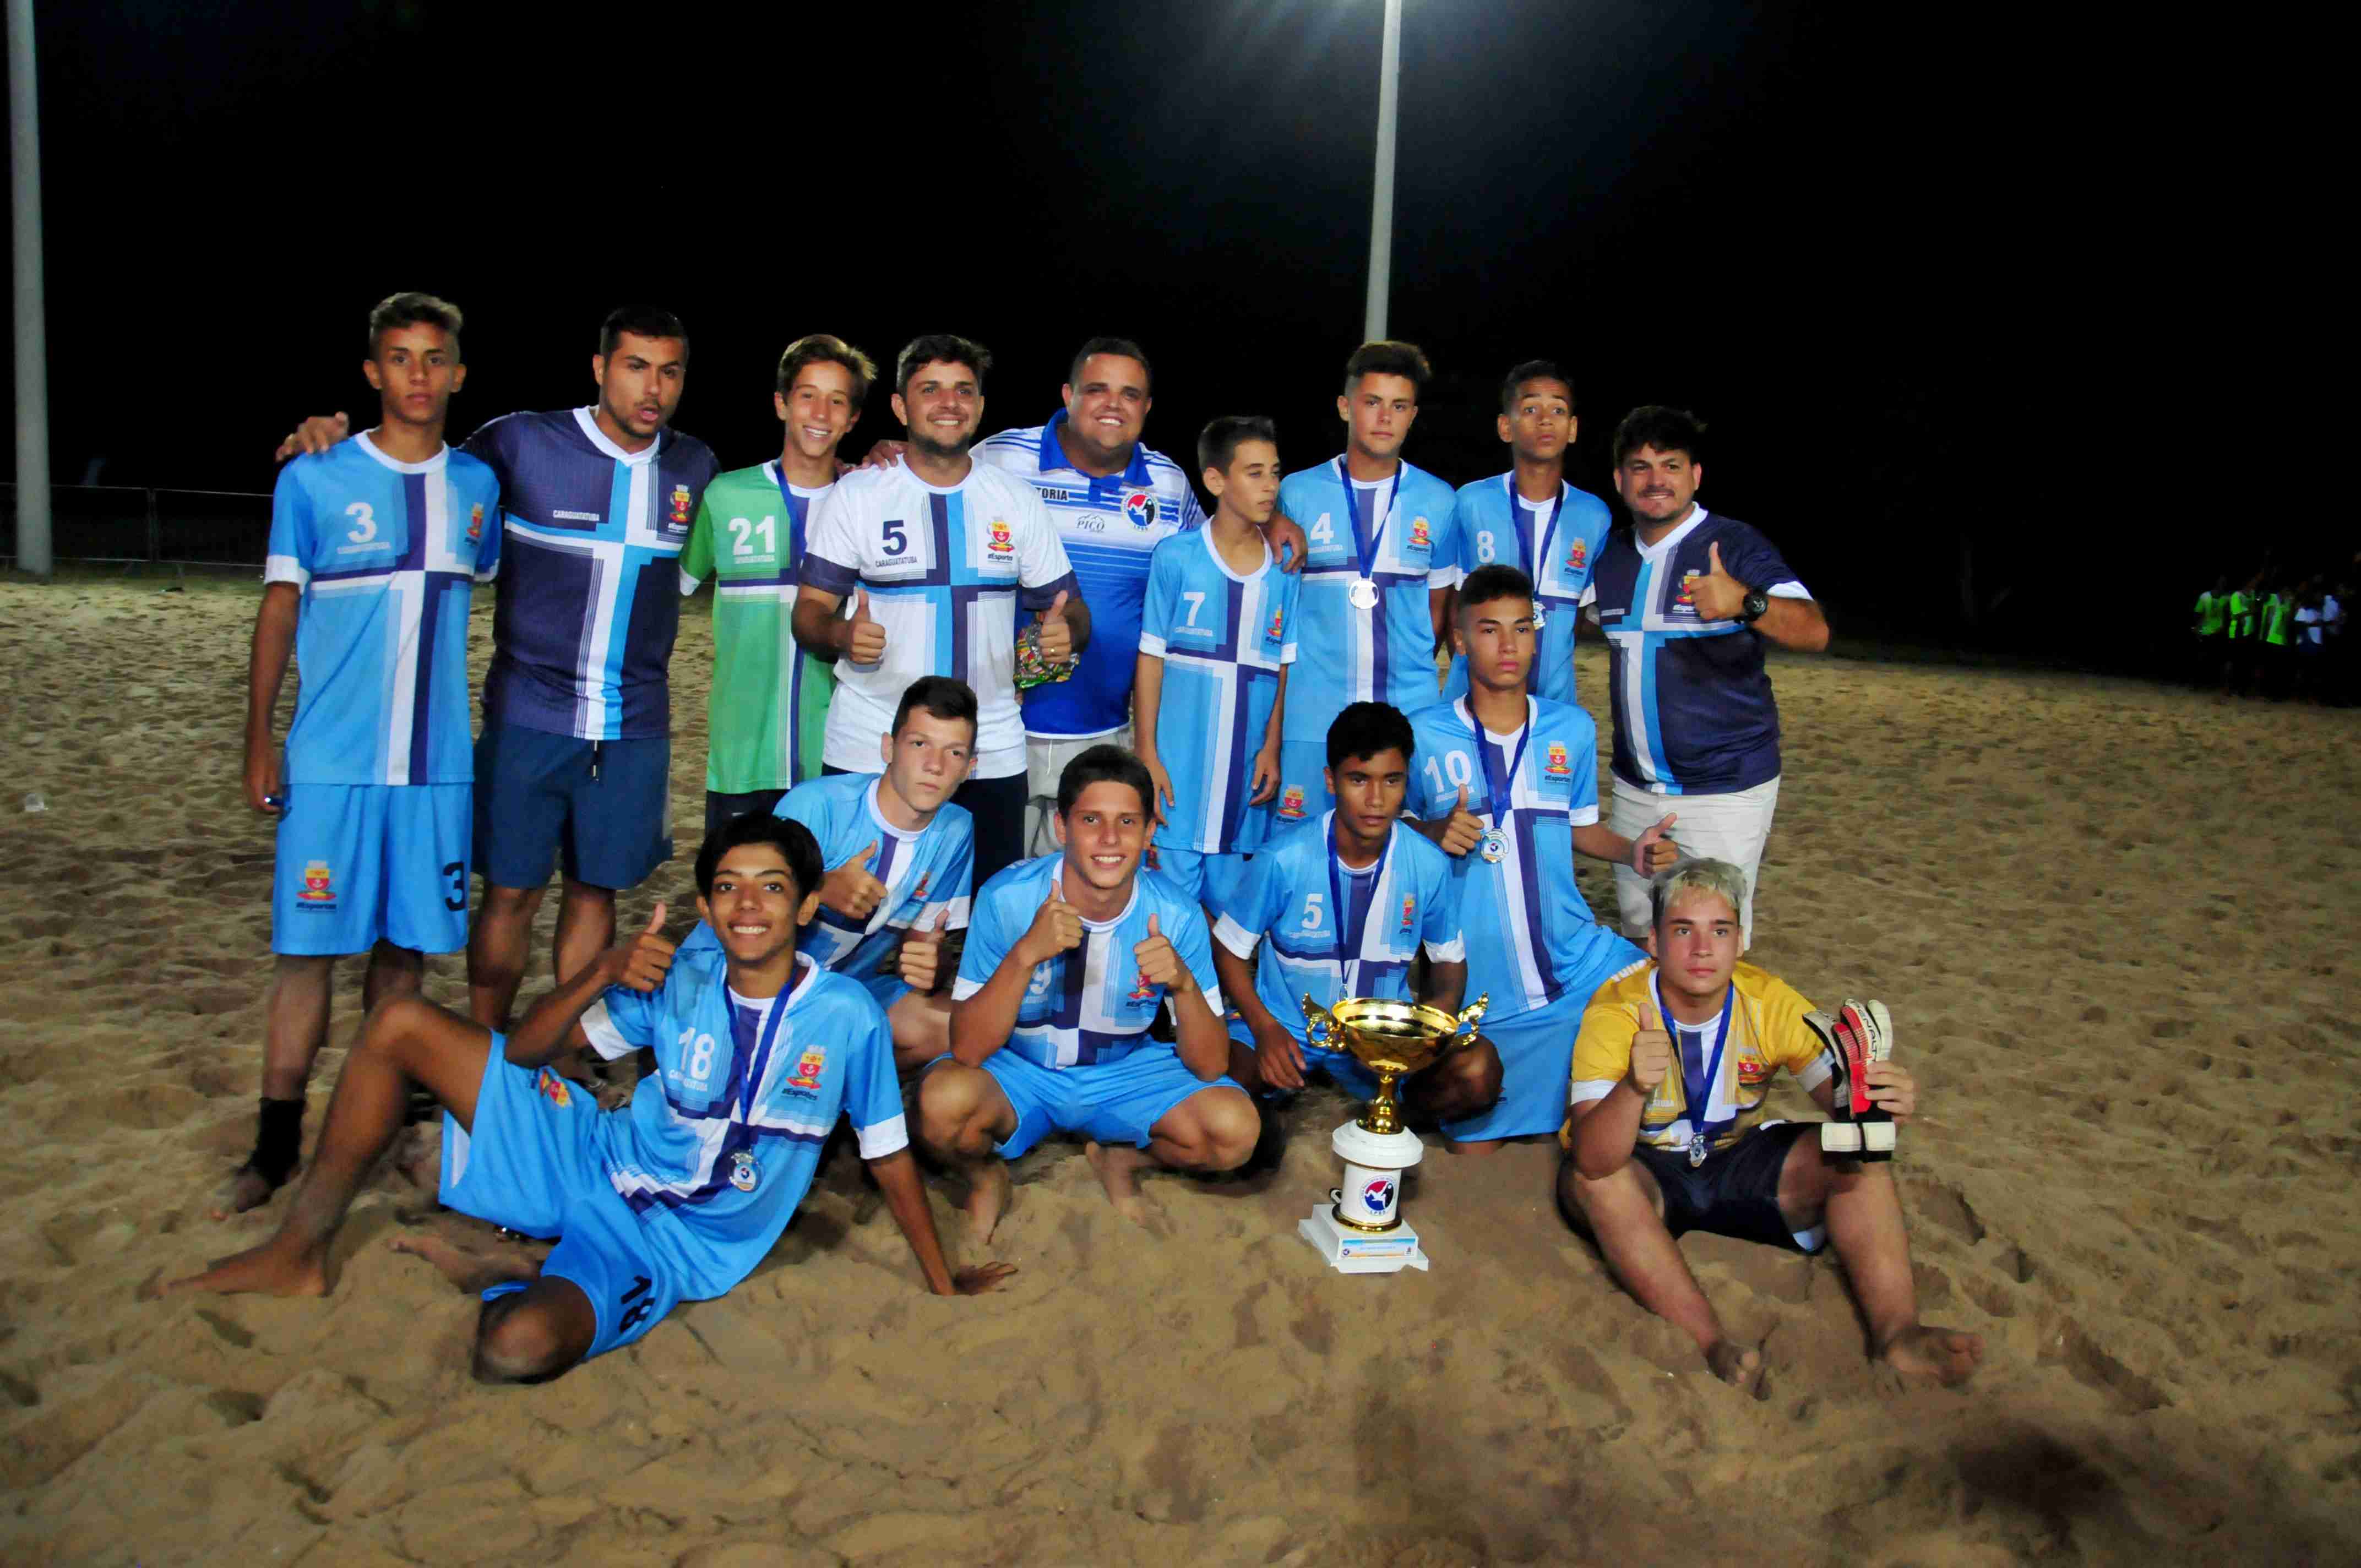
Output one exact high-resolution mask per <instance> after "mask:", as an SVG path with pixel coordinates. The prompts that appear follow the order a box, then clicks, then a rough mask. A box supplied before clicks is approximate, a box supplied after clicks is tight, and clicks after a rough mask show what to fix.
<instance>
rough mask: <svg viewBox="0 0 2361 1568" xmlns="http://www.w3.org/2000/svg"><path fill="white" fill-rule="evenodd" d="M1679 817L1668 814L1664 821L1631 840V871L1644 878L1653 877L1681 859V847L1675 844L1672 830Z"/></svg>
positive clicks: (1677, 814)
mask: <svg viewBox="0 0 2361 1568" xmlns="http://www.w3.org/2000/svg"><path fill="white" fill-rule="evenodd" d="M1678 817H1679V813H1677V812H1670V811H1668V812H1666V813H1665V814H1664V817H1663V819H1662V820H1660V821H1659V822H1657V823H1656V825H1655V826H1654V827H1653V828H1649V829H1648V830H1647V831H1646V832H1645V833H1642V834H1641V835H1640V836H1639V837H1638V838H1637V839H1632V840H1631V869H1632V870H1633V871H1635V872H1639V873H1640V874H1641V875H1642V876H1653V875H1655V874H1656V873H1657V872H1660V871H1663V870H1664V868H1665V867H1666V866H1669V865H1673V864H1675V863H1676V862H1677V861H1679V860H1680V858H1681V847H1680V846H1679V845H1678V844H1675V843H1674V842H1673V839H1672V828H1673V824H1674V822H1675V821H1676V820H1677V819H1678Z"/></svg>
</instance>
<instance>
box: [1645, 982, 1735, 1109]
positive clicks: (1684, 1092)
mask: <svg viewBox="0 0 2361 1568" xmlns="http://www.w3.org/2000/svg"><path fill="white" fill-rule="evenodd" d="M1653 985H1654V987H1655V992H1656V1014H1657V1016H1659V1017H1661V1018H1662V1019H1664V1026H1665V1027H1666V1028H1667V1029H1669V1030H1671V1031H1672V1034H1673V1050H1674V1055H1675V1057H1676V1058H1678V1060H1679V1062H1680V1064H1681V1109H1682V1113H1683V1114H1685V1115H1686V1117H1687V1118H1688V1124H1689V1145H1690V1146H1691V1147H1692V1148H1694V1147H1695V1146H1697V1140H1698V1139H1700V1138H1703V1139H1706V1140H1707V1141H1708V1142H1710V1141H1711V1140H1712V1139H1713V1137H1714V1136H1715V1135H1717V1134H1718V1133H1719V1132H1720V1130H1721V1127H1728V1126H1729V1125H1730V1120H1735V1119H1736V1118H1735V1116H1734V1115H1733V1116H1732V1117H1731V1118H1730V1120H1725V1121H1724V1122H1723V1123H1722V1124H1721V1127H1715V1126H1713V1125H1711V1124H1708V1122H1707V1120H1706V1118H1707V1116H1708V1113H1710V1112H1711V1111H1712V1109H1713V1086H1714V1085H1715V1084H1716V1083H1717V1082H1719V1080H1720V1079H1721V1053H1722V1048H1723V1047H1726V1046H1728V1045H1729V1044H1730V1003H1733V1002H1735V1001H1737V1000H1738V987H1736V986H1735V985H1733V986H1731V987H1730V990H1729V991H1728V992H1724V993H1723V995H1722V998H1721V1022H1720V1023H1719V1025H1717V1026H1716V1028H1715V1030H1714V1036H1713V1056H1712V1057H1711V1058H1709V1059H1708V1061H1707V1062H1706V1064H1705V1081H1704V1082H1702V1083H1700V1082H1698V1081H1697V1080H1695V1079H1693V1078H1691V1077H1690V1076H1689V1058H1688V1054H1687V1053H1686V1052H1685V1051H1683V1050H1681V1049H1680V1043H1681V1042H1680V1020H1678V1019H1677V1018H1675V1017H1674V1016H1673V1010H1672V1009H1671V1008H1669V1007H1667V1006H1665V1005H1664V976H1663V975H1661V974H1659V975H1657V976H1656V977H1655V979H1654V981H1653Z"/></svg>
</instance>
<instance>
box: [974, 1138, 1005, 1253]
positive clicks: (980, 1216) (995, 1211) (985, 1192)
mask: <svg viewBox="0 0 2361 1568" xmlns="http://www.w3.org/2000/svg"><path fill="white" fill-rule="evenodd" d="M967 1179H968V1189H967V1203H966V1205H965V1207H966V1209H967V1228H968V1234H969V1235H970V1236H971V1237H972V1239H973V1240H974V1242H975V1244H976V1245H978V1246H982V1245H983V1244H984V1243H986V1242H988V1241H990V1240H991V1239H992V1233H993V1232H994V1231H996V1230H998V1229H999V1228H1000V1216H1001V1213H1002V1212H1004V1211H1005V1210H1006V1209H1007V1207H1008V1193H1009V1189H1010V1186H1011V1183H1010V1182H1009V1179H1008V1167H1007V1165H1006V1164H1005V1163H1004V1162H1003V1161H1001V1160H999V1159H997V1158H994V1159H992V1160H990V1161H987V1162H985V1163H983V1164H980V1165H972V1166H969V1167H968V1168H967Z"/></svg>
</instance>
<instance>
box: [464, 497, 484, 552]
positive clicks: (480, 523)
mask: <svg viewBox="0 0 2361 1568" xmlns="http://www.w3.org/2000/svg"><path fill="white" fill-rule="evenodd" d="M483 538H484V508H483V503H482V502H480V501H479V502H478V503H477V504H476V505H474V506H471V507H469V508H468V509H467V543H470V544H478V543H482V542H483Z"/></svg>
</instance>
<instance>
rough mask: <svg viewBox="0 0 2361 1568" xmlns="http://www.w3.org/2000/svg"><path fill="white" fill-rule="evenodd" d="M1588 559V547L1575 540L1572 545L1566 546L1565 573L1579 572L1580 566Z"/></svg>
mask: <svg viewBox="0 0 2361 1568" xmlns="http://www.w3.org/2000/svg"><path fill="white" fill-rule="evenodd" d="M1588 559H1590V550H1589V547H1588V546H1587V545H1586V544H1584V543H1583V542H1582V541H1581V540H1579V539H1577V540H1576V541H1575V542H1574V543H1572V544H1569V545H1567V546H1566V550H1565V569H1566V570H1567V571H1569V572H1579V571H1581V570H1582V564H1583V563H1584V562H1585V561H1587V560H1588Z"/></svg>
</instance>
